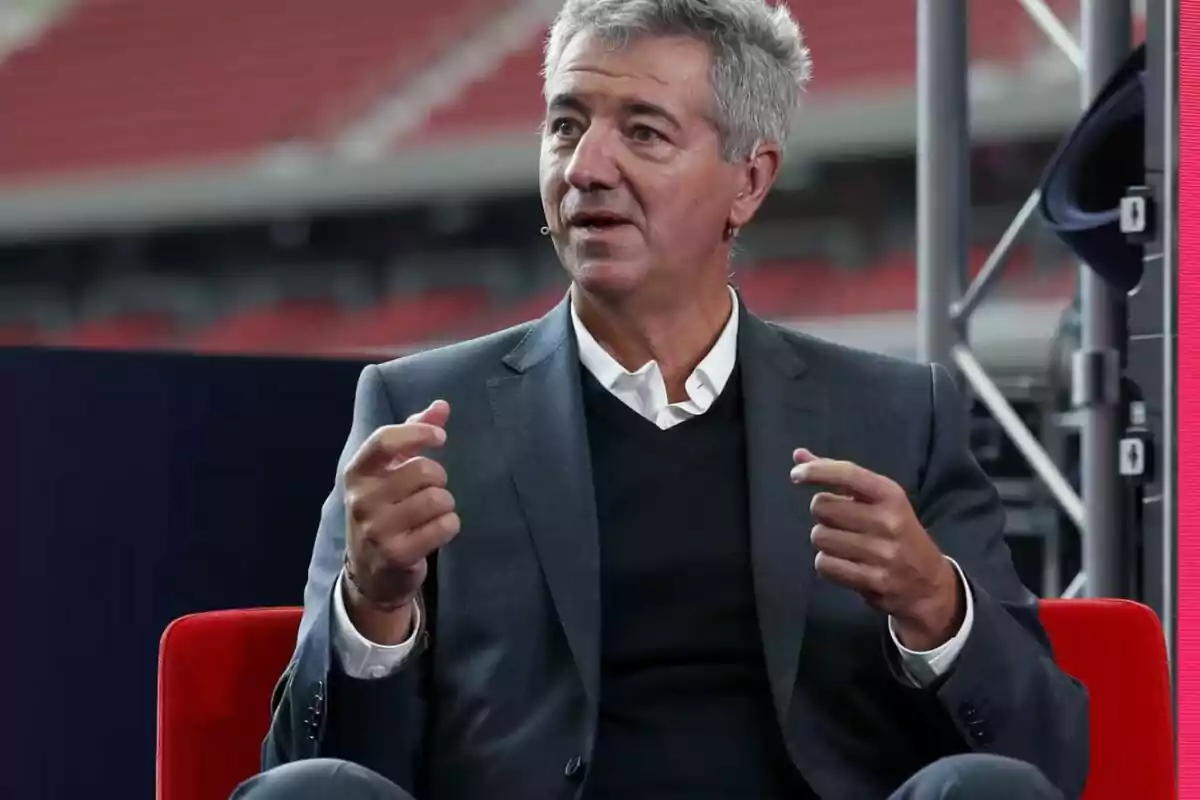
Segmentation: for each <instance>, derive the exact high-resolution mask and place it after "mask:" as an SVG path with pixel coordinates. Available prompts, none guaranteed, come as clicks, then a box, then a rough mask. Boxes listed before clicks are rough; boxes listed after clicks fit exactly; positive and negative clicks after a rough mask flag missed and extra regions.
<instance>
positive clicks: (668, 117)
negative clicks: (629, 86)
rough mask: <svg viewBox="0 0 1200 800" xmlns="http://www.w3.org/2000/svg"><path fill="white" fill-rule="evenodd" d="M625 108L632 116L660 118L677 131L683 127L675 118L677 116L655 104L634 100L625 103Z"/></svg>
mask: <svg viewBox="0 0 1200 800" xmlns="http://www.w3.org/2000/svg"><path fill="white" fill-rule="evenodd" d="M623 108H624V109H625V113H627V114H630V115H636V116H650V117H658V118H660V119H662V120H664V121H665V122H667V123H668V124H669V125H670V126H671V127H673V128H675V129H676V130H679V129H681V128H682V127H683V126H682V125H680V124H679V120H678V119H676V118H675V115H674V114H672V113H671V112H670V111H667V110H666V109H665V108H663V107H662V106H660V105H655V104H654V103H650V102H647V101H645V100H634V101H631V102H628V103H625V104H624V105H623Z"/></svg>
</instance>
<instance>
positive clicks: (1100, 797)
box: [1040, 599, 1175, 800]
mask: <svg viewBox="0 0 1200 800" xmlns="http://www.w3.org/2000/svg"><path fill="white" fill-rule="evenodd" d="M1040 605H1041V614H1040V616H1041V619H1042V624H1043V625H1044V626H1045V628H1046V632H1047V633H1048V634H1049V635H1050V641H1051V643H1052V644H1053V646H1054V655H1055V660H1056V661H1057V662H1058V664H1059V665H1060V666H1061V667H1062V668H1063V669H1064V670H1065V671H1066V672H1067V673H1069V674H1070V675H1073V676H1074V677H1076V678H1078V679H1079V680H1080V681H1082V682H1083V684H1084V685H1085V686H1087V687H1088V693H1089V695H1090V699H1091V756H1092V766H1091V773H1090V774H1089V776H1088V784H1087V791H1086V792H1085V793H1084V800H1127V799H1128V798H1133V797H1136V798H1137V800H1174V797H1175V745H1174V733H1173V723H1172V712H1171V684H1170V671H1169V669H1168V666H1167V648H1166V639H1165V636H1164V634H1163V628H1162V624H1161V622H1160V621H1159V619H1158V616H1157V615H1155V613H1154V612H1153V611H1152V610H1151V609H1150V608H1148V607H1147V606H1144V605H1142V604H1140V603H1135V602H1132V601H1128V600H1109V599H1096V600H1090V599H1089V600H1083V599H1080V600H1043V601H1042V602H1041V604H1040Z"/></svg>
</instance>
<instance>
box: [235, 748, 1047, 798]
mask: <svg viewBox="0 0 1200 800" xmlns="http://www.w3.org/2000/svg"><path fill="white" fill-rule="evenodd" d="M230 800H413V798H412V796H411V795H409V793H408V792H406V791H404V790H403V789H401V788H400V787H398V786H396V784H394V783H392V782H391V781H389V780H388V779H387V778H384V777H382V776H381V775H378V774H376V773H374V772H372V771H371V770H369V769H366V768H365V767H360V766H358V765H357V764H351V763H349V762H346V761H336V760H334V759H327V758H315V759H309V760H306V761H296V762H293V763H290V764H284V765H283V766H280V767H276V768H275V769H272V770H270V771H268V772H264V773H262V774H261V775H257V776H255V777H253V778H251V779H250V780H248V781H246V782H245V783H243V784H242V785H241V786H239V787H238V789H237V791H235V792H234V793H233V797H232V798H230ZM481 800H486V798H481ZM888 800H1063V796H1062V793H1061V792H1059V791H1058V790H1057V789H1056V788H1054V786H1052V785H1051V783H1050V781H1048V780H1047V779H1046V777H1045V776H1044V775H1042V773H1041V772H1039V771H1038V769H1037V768H1036V767H1034V766H1032V765H1030V764H1026V763H1025V762H1023V761H1015V760H1013V759H1011V758H1004V757H1002V756H992V755H982V754H978V753H971V754H967V755H958V756H950V757H948V758H943V759H941V760H940V761H935V762H934V763H932V764H930V765H929V766H928V767H926V768H925V769H923V770H921V771H920V772H918V773H917V774H916V775H914V776H913V777H912V778H910V779H909V780H908V782H907V783H905V784H904V785H903V786H901V787H900V788H899V789H897V790H896V791H895V792H894V793H892V796H891V797H890V798H888Z"/></svg>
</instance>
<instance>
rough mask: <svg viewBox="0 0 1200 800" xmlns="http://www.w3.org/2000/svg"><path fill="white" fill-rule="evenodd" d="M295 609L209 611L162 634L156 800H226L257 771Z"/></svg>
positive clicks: (292, 637)
mask: <svg viewBox="0 0 1200 800" xmlns="http://www.w3.org/2000/svg"><path fill="white" fill-rule="evenodd" d="M299 626H300V609H299V608H260V609H248V610H236V611H210V612H206V613H201V614H191V615H189V616H185V617H180V618H179V619H177V620H175V621H174V622H172V623H171V624H170V625H169V626H167V629H166V631H164V632H163V635H162V641H161V643H160V646H159V661H158V762H157V785H158V793H157V796H158V800H228V798H229V795H230V793H231V792H232V791H233V790H234V789H235V788H236V787H237V785H238V784H239V783H241V782H242V781H243V780H245V779H246V778H248V777H250V776H251V775H253V774H255V773H256V772H258V770H259V758H260V752H261V746H262V741H263V737H264V736H265V735H266V733H267V728H268V726H269V725H270V714H271V712H270V701H271V692H272V690H273V689H274V688H275V683H276V682H277V681H278V680H279V676H280V675H282V674H283V670H284V669H285V668H286V666H287V663H288V660H289V659H290V658H291V656H292V651H293V650H294V649H295V646H296V632H297V630H298V628H299Z"/></svg>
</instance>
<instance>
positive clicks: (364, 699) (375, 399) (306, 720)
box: [262, 366, 427, 793]
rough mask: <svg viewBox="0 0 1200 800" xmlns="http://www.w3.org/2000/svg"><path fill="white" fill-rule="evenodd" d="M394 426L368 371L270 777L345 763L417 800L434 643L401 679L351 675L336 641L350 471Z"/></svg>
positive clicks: (278, 713) (309, 591)
mask: <svg viewBox="0 0 1200 800" xmlns="http://www.w3.org/2000/svg"><path fill="white" fill-rule="evenodd" d="M395 421H396V416H395V414H394V412H393V410H392V406H391V403H390V401H389V398H388V394H387V389H386V387H385V385H384V382H383V378H382V376H381V374H380V371H379V369H378V368H377V367H374V366H369V367H367V368H366V369H364V370H363V373H362V375H361V377H360V378H359V382H358V389H357V392H356V397H355V402H354V421H353V425H352V427H351V431H350V435H349V438H348V440H347V442H346V446H345V448H344V450H343V451H342V455H341V458H340V459H339V462H338V476H337V479H336V481H335V484H334V488H333V490H332V492H331V493H330V494H329V497H328V498H327V499H326V501H325V504H324V506H323V508H322V512H321V522H320V526H319V528H318V530H317V538H316V542H315V544H314V546H313V555H312V561H311V563H310V565H309V571H308V583H307V585H306V587H305V590H304V614H303V617H302V619H301V623H300V631H299V634H298V640H297V644H296V649H295V652H294V653H293V655H292V659H291V661H290V663H289V664H288V666H287V669H286V670H285V671H284V674H283V675H282V676H281V677H280V679H279V682H278V684H277V685H276V688H275V692H274V695H273V697H272V701H271V727H270V730H269V732H268V734H267V737H266V740H265V741H264V743H263V752H262V766H263V769H264V770H265V769H270V768H272V767H275V766H278V765H280V764H284V763H287V762H290V761H297V760H300V759H305V758H340V759H344V760H347V761H352V762H354V763H357V764H361V765H362V766H365V767H368V768H370V769H372V770H374V771H376V772H378V773H380V774H381V775H383V776H384V777H387V778H389V779H390V780H392V781H393V782H395V783H396V784H398V785H399V786H401V787H402V788H404V789H405V790H407V791H409V792H410V793H414V792H416V791H417V790H416V783H417V782H418V778H419V771H418V767H419V765H420V763H421V762H422V760H423V758H422V740H423V731H424V727H425V718H426V712H425V702H424V697H423V695H424V693H423V691H422V683H423V680H424V678H423V674H424V669H425V662H426V661H427V659H426V658H425V652H424V650H425V648H424V646H423V645H424V641H425V639H426V638H427V637H425V636H424V635H421V636H419V637H418V644H417V648H416V649H415V650H414V651H413V652H412V653H411V654H410V655H409V657H408V658H407V659H406V660H405V663H404V664H403V665H402V666H401V668H400V669H398V670H397V671H396V672H395V673H393V674H391V675H389V676H387V677H386V678H380V679H377V680H359V679H356V678H351V677H349V676H347V675H346V674H345V672H344V671H343V670H342V668H341V665H340V662H339V659H338V657H337V654H336V653H335V652H334V636H333V625H334V615H333V599H332V597H333V595H332V593H333V592H334V591H335V590H336V586H337V581H336V578H337V576H338V574H339V572H340V571H341V568H342V554H343V552H344V550H345V547H346V510H345V504H344V499H343V486H342V479H341V472H342V470H343V469H344V467H345V465H346V463H347V462H348V461H349V460H350V458H351V457H353V455H354V453H355V452H356V451H357V450H358V448H359V447H360V446H361V445H362V443H363V441H365V440H366V439H367V437H368V436H370V435H371V433H373V432H374V431H375V430H376V429H377V428H379V427H382V426H384V425H389V424H393V423H394V422H395ZM422 616H423V617H424V616H427V614H423V615H422Z"/></svg>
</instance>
